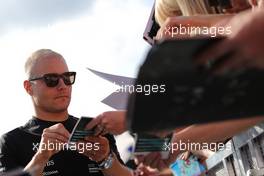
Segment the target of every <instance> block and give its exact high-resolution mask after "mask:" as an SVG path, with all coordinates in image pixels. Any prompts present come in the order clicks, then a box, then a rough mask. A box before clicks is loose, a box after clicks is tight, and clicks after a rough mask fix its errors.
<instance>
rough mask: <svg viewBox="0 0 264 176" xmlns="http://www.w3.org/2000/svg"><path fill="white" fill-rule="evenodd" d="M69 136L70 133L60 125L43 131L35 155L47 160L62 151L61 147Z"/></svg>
mask: <svg viewBox="0 0 264 176" xmlns="http://www.w3.org/2000/svg"><path fill="white" fill-rule="evenodd" d="M69 136H70V133H69V132H68V131H67V130H66V129H65V127H64V126H63V125H62V124H61V123H58V124H56V125H53V126H51V127H49V128H46V129H44V130H43V133H42V137H41V141H40V144H39V149H38V151H37V154H38V155H41V156H42V157H43V158H45V159H47V160H48V159H49V158H50V157H51V156H53V155H54V154H55V153H58V152H59V151H60V150H61V149H63V146H65V144H66V143H67V142H68V139H69Z"/></svg>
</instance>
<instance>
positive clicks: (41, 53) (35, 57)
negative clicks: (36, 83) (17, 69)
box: [25, 49, 65, 78]
mask: <svg viewBox="0 0 264 176" xmlns="http://www.w3.org/2000/svg"><path fill="white" fill-rule="evenodd" d="M51 57H56V58H61V59H62V60H64V58H63V56H62V55H61V54H59V53H57V52H55V51H52V50H51V49H39V50H37V51H35V52H33V53H32V54H31V56H30V57H29V58H28V59H27V61H26V63H25V73H26V75H27V77H28V78H31V77H32V76H33V73H32V68H33V67H34V66H35V65H36V63H37V62H38V61H39V60H40V59H44V58H45V59H47V58H51ZM64 62H65V60H64Z"/></svg>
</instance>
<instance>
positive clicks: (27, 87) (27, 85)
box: [24, 80, 33, 96]
mask: <svg viewBox="0 0 264 176" xmlns="http://www.w3.org/2000/svg"><path fill="white" fill-rule="evenodd" d="M24 88H25V90H26V91H27V93H28V94H29V95H31V96H32V94H33V91H32V85H31V83H30V81H29V80H25V81H24Z"/></svg>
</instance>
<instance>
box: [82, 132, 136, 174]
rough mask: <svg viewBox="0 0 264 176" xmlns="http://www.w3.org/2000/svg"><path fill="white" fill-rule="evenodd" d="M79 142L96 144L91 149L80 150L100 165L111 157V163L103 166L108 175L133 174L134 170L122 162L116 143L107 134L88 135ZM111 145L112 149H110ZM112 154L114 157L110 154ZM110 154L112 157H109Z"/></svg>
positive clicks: (103, 170) (104, 172)
mask: <svg viewBox="0 0 264 176" xmlns="http://www.w3.org/2000/svg"><path fill="white" fill-rule="evenodd" d="M78 143H84V144H85V145H86V144H87V143H89V144H91V143H92V144H94V146H95V144H96V147H94V148H93V149H91V150H87V149H85V150H84V151H80V153H81V154H83V155H85V156H87V157H88V158H89V159H90V160H93V161H95V162H97V163H98V165H100V164H101V163H102V162H104V161H106V160H108V159H109V158H110V160H111V164H110V166H108V167H107V168H101V169H102V172H103V174H104V175H106V176H120V175H122V176H133V172H132V171H131V170H129V169H128V168H127V167H126V166H124V165H123V164H122V163H121V162H120V158H119V159H118V157H117V154H118V152H117V151H116V150H117V149H116V146H114V145H115V143H113V141H112V140H111V139H110V138H109V137H105V136H100V135H99V136H87V137H85V139H84V140H83V141H79V142H78ZM110 146H111V149H110ZM110 155H112V157H111V156H110ZM109 156H110V157H109Z"/></svg>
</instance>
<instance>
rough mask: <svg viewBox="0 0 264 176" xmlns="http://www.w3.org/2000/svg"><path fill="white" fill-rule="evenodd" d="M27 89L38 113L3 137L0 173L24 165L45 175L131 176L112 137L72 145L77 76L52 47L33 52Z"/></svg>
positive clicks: (27, 70) (98, 137) (0, 147)
mask: <svg viewBox="0 0 264 176" xmlns="http://www.w3.org/2000/svg"><path fill="white" fill-rule="evenodd" d="M25 71H26V74H27V76H28V79H27V80H25V81H24V88H25V90H26V92H27V93H28V94H29V95H30V96H31V99H32V102H33V106H34V110H35V114H34V116H33V117H32V119H30V120H29V121H28V122H27V123H26V124H25V125H24V126H21V127H18V128H16V129H14V130H12V131H10V132H8V133H6V134H4V135H3V136H2V137H1V139H0V173H1V172H5V171H9V170H12V169H15V168H17V167H23V168H24V170H25V171H27V172H29V173H31V174H32V175H34V176H40V175H63V176H73V175H75V176H82V175H94V176H101V175H111V176H120V175H122V176H130V175H132V173H131V171H130V170H129V169H127V168H126V167H125V166H124V165H123V162H122V160H121V158H120V156H119V153H118V150H117V147H116V145H115V139H114V137H113V136H112V135H110V134H106V135H103V136H101V135H97V136H87V137H86V138H85V139H84V140H83V141H79V142H78V143H75V147H73V148H72V147H69V145H67V143H68V139H69V136H70V132H71V131H72V129H73V128H74V125H75V123H76V122H77V118H75V117H73V116H71V115H69V114H68V106H69V104H70V100H71V91H72V84H74V81H75V76H76V72H70V71H69V70H68V67H67V64H66V62H65V60H64V58H63V57H62V56H61V55H60V54H59V53H56V52H54V51H52V50H49V49H41V50H37V51H36V52H34V53H33V54H32V55H31V56H30V57H29V58H28V60H27V62H26V64H25Z"/></svg>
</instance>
